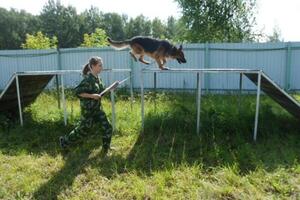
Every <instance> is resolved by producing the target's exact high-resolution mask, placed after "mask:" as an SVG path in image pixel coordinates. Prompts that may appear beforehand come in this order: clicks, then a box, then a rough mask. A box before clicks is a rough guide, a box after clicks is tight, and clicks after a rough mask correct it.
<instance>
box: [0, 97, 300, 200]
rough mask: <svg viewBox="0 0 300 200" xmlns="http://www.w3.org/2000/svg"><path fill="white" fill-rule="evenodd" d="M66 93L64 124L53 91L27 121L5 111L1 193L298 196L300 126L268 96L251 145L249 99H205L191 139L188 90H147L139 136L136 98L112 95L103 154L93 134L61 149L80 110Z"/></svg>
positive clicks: (192, 111) (25, 195) (86, 196)
mask: <svg viewBox="0 0 300 200" xmlns="http://www.w3.org/2000/svg"><path fill="white" fill-rule="evenodd" d="M67 97H68V99H67V105H68V113H69V117H68V118H69V123H68V125H67V126H64V124H63V113H62V111H60V110H59V109H58V108H57V102H56V99H55V95H54V94H53V93H52V92H45V93H43V94H42V95H41V96H39V97H38V99H37V100H36V101H35V103H33V104H32V105H31V106H30V107H28V108H26V111H25V119H24V122H25V126H24V127H20V126H19V125H18V123H17V122H15V123H12V122H9V121H7V119H6V118H5V117H3V116H1V123H0V125H1V129H0V199H300V123H299V120H297V119H295V118H294V117H292V116H291V115H289V114H288V113H287V112H286V111H284V110H283V109H282V108H281V107H280V106H278V105H277V104H276V103H274V102H273V101H272V100H271V99H269V98H268V97H266V96H262V99H261V107H260V108H261V110H260V116H259V128H258V137H257V142H253V140H252V137H253V125H254V114H255V96H252V95H243V96H242V97H241V102H242V103H241V106H239V99H238V97H237V96H234V95H205V96H203V98H202V107H201V134H200V135H199V136H197V134H196V132H195V129H196V105H195V95H194V94H190V93H177V94H172V93H168V94H165V93H157V94H153V93H147V94H146V110H145V113H146V115H145V131H144V133H141V116H140V98H139V97H138V96H136V97H135V102H134V103H133V107H132V108H131V103H130V98H129V96H127V95H126V94H122V93H121V92H117V96H116V114H117V115H116V116H117V127H116V131H115V133H114V136H113V140H112V144H113V146H114V147H116V151H115V152H114V153H113V154H112V155H111V156H110V157H106V158H103V157H101V156H100V151H101V143H102V142H101V135H97V134H93V135H91V136H90V137H88V138H86V139H85V140H84V141H83V142H81V143H79V144H76V145H74V146H73V147H71V148H70V149H69V151H62V150H61V149H60V147H59V144H58V137H59V136H61V135H63V134H66V133H68V132H69V131H71V130H72V128H73V127H74V124H75V123H76V121H77V120H78V119H79V116H80V108H79V101H78V99H76V98H74V97H72V95H67ZM295 97H296V98H297V99H298V100H299V96H295ZM102 104H103V106H104V110H105V111H106V113H107V114H108V117H109V118H110V117H111V107H110V102H109V100H108V99H107V98H105V99H104V100H103V102H102Z"/></svg>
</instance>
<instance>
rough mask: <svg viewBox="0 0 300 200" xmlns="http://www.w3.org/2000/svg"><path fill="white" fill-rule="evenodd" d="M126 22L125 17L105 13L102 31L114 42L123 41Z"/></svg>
mask: <svg viewBox="0 0 300 200" xmlns="http://www.w3.org/2000/svg"><path fill="white" fill-rule="evenodd" d="M126 20H127V16H126V15H122V16H120V15H119V14H117V13H106V14H104V15H103V29H104V30H105V31H106V33H107V35H109V37H111V38H113V39H114V40H122V39H125V23H126Z"/></svg>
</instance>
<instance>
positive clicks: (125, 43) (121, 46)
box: [107, 38, 131, 50]
mask: <svg viewBox="0 0 300 200" xmlns="http://www.w3.org/2000/svg"><path fill="white" fill-rule="evenodd" d="M107 41H108V42H109V44H110V45H111V46H112V47H113V48H115V49H117V50H122V49H126V48H128V47H129V46H130V41H131V40H124V41H114V40H112V39H110V38H107Z"/></svg>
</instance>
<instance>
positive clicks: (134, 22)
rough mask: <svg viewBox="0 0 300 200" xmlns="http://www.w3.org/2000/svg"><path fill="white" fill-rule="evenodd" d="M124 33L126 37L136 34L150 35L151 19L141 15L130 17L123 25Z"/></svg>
mask: <svg viewBox="0 0 300 200" xmlns="http://www.w3.org/2000/svg"><path fill="white" fill-rule="evenodd" d="M125 30H126V35H127V37H128V38H131V37H133V36H137V35H146V36H150V35H151V21H150V20H148V19H147V18H146V17H144V16H143V15H139V16H137V17H136V18H134V19H133V18H131V19H130V20H129V22H128V23H127V24H126V27H125Z"/></svg>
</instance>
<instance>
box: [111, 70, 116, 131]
mask: <svg viewBox="0 0 300 200" xmlns="http://www.w3.org/2000/svg"><path fill="white" fill-rule="evenodd" d="M113 80H114V73H113V72H111V73H110V82H111V83H112V82H113ZM110 100H111V115H112V127H113V131H114V130H116V112H115V92H114V90H111V91H110Z"/></svg>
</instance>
